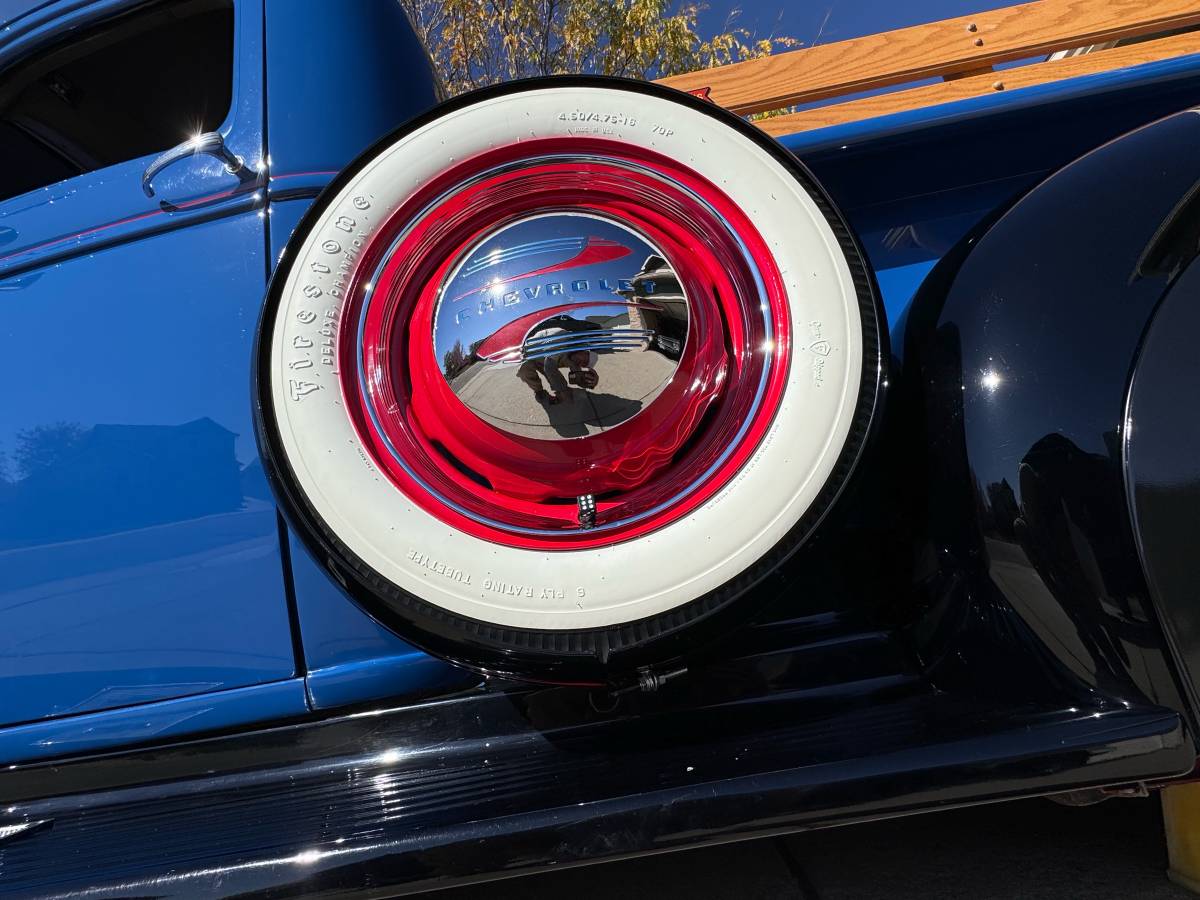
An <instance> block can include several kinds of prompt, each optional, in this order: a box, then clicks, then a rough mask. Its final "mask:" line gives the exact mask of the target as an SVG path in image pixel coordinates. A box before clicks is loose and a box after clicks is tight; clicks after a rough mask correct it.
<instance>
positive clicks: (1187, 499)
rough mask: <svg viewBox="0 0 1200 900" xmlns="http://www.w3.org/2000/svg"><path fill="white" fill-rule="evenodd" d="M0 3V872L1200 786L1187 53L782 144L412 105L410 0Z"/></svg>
mask: <svg viewBox="0 0 1200 900" xmlns="http://www.w3.org/2000/svg"><path fill="white" fill-rule="evenodd" d="M0 17H2V18H4V19H6V20H7V21H6V22H5V24H3V26H2V27H0V70H2V72H3V74H2V76H0V151H2V153H3V160H4V166H3V167H2V169H0V173H2V174H0V301H2V302H3V314H2V322H3V326H2V327H3V336H4V348H5V352H4V361H5V364H6V366H7V368H8V371H9V373H10V375H12V387H11V388H10V389H9V390H8V391H7V392H6V393H5V398H4V402H3V404H0V450H2V451H3V456H0V460H2V461H3V466H2V467H0V894H3V895H4V896H14V897H16V896H20V897H24V896H46V895H53V896H60V895H74V894H77V893H78V894H82V893H86V895H87V896H89V897H110V896H111V897H116V896H122V897H125V896H156V897H167V896H235V895H236V896H250V895H255V894H259V893H263V894H270V895H271V896H292V895H297V894H305V895H313V896H324V895H329V896H333V895H337V896H346V895H348V894H354V893H355V892H361V893H362V895H364V896H385V895H388V896H390V895H395V894H399V893H404V892H409V891H417V890H421V889H425V888H429V887H442V886H447V885H450V884H455V883H461V882H465V881H470V880H478V879H483V878H488V877H495V876H499V875H512V874H520V873H524V872H532V871H537V870H539V869H541V868H544V867H547V866H551V865H561V864H570V863H580V862H590V861H599V860H603V859H606V858H613V857H617V856H622V855H630V854H637V853H643V852H651V851H662V850H667V849H672V848H678V847H684V846H694V845H699V844H704V843H706V842H721V841H729V840H734V839H739V838H746V837H752V836H757V835H765V834H772V833H782V832H786V831H791V830H797V829H803V828H812V827H819V826H827V825H833V824H839V823H846V822H850V821H854V820H862V819H867V818H872V817H882V816H889V815H896V814H901V813H908V812H913V811H917V810H921V809H927V808H933V807H942V806H946V805H952V804H965V803H973V802H982V801H991V800H997V799H1002V798H1008V797H1018V796H1027V795H1035V794H1067V793H1069V794H1070V795H1071V796H1072V797H1073V798H1074V799H1076V800H1078V799H1080V798H1084V799H1088V798H1094V799H1098V798H1101V797H1103V796H1106V795H1108V794H1112V793H1121V792H1130V791H1134V792H1140V791H1143V790H1144V789H1145V788H1147V787H1155V786H1159V785H1162V784H1166V783H1169V782H1171V781H1172V780H1177V779H1180V778H1186V777H1187V776H1188V775H1190V773H1191V772H1192V771H1193V767H1194V765H1195V761H1196V746H1197V745H1196V735H1197V730H1196V724H1195V723H1196V715H1197V712H1198V711H1200V703H1198V694H1197V688H1198V681H1197V679H1198V678H1200V671H1198V670H1197V668H1196V666H1197V664H1198V663H1200V616H1198V615H1197V611H1196V610H1197V607H1196V591H1197V587H1198V580H1197V572H1198V571H1200V569H1198V567H1197V566H1196V565H1195V561H1194V558H1195V549H1194V545H1195V535H1196V534H1197V533H1198V531H1200V452H1198V450H1200V420H1198V419H1197V417H1196V415H1195V402H1196V401H1195V398H1196V397H1197V396H1198V395H1200V367H1197V366H1196V365H1195V364H1194V360H1193V359H1192V354H1193V353H1194V352H1195V349H1194V348H1193V346H1192V344H1193V342H1194V341H1195V340H1196V338H1197V335H1198V334H1200V304H1198V303H1197V302H1196V300H1197V292H1198V290H1200V263H1196V262H1195V258H1196V256H1197V254H1198V253H1200V237H1198V236H1200V199H1198V198H1200V193H1198V191H1197V186H1198V185H1200V155H1198V154H1197V153H1195V152H1194V149H1193V148H1194V145H1193V144H1192V141H1193V139H1197V140H1200V116H1197V115H1196V113H1195V112H1194V111H1191V110H1190V108H1191V107H1192V106H1194V105H1196V104H1200V62H1198V61H1197V57H1196V56H1181V57H1178V58H1169V59H1164V60H1159V61H1150V62H1145V63H1144V64H1142V65H1139V66H1134V67H1124V68H1118V69H1116V70H1113V71H1107V72H1103V73H1099V74H1094V75H1086V74H1085V75H1081V76H1080V77H1076V78H1068V79H1066V80H1059V81H1055V82H1054V83H1050V84H1045V85H1041V86H1039V87H1031V88H1028V89H1025V90H1006V91H1000V90H997V91H996V92H995V93H994V94H993V95H990V96H983V97H977V98H968V99H963V100H960V101H956V102H952V103H948V104H941V105H936V106H930V107H926V108H920V109H915V110H911V111H908V112H899V113H895V114H891V115H885V116H877V117H873V118H868V119H865V120H862V121H857V122H851V123H847V124H842V125H831V126H829V127H824V128H816V129H811V130H807V131H803V132H800V133H796V134H793V135H790V136H784V137H782V139H781V140H779V141H776V140H774V139H772V138H770V137H768V136H767V135H766V134H765V133H764V132H763V131H761V130H759V129H758V128H757V127H755V126H754V125H752V124H750V123H748V122H747V121H746V120H745V119H744V118H742V117H740V116H738V115H735V114H734V113H733V112H730V111H728V110H726V109H724V108H722V107H721V106H720V105H718V104H717V103H714V102H712V101H711V100H708V99H705V98H704V97H701V96H693V95H690V94H688V93H685V92H683V91H680V90H676V89H674V88H672V87H668V86H663V85H656V84H643V83H634V82H629V81H623V80H616V79H601V78H583V77H579V78H576V77H570V78H557V79H551V80H537V81H530V82H519V83H513V84H508V85H503V86H499V87H494V88H488V89H485V90H483V91H480V92H477V93H471V94H467V95H463V96H460V97H457V98H455V99H453V100H449V101H446V102H439V93H438V88H437V82H436V79H435V78H434V77H433V75H432V70H431V67H430V63H429V61H428V58H427V56H426V54H425V52H424V50H423V49H422V47H421V45H420V44H419V42H418V41H417V39H416V37H415V35H414V32H413V30H412V29H411V27H410V25H409V23H408V20H407V19H406V18H405V16H404V15H403V13H402V12H401V10H400V8H399V6H398V4H396V3H395V2H394V0H358V2H355V3H353V4H346V3H343V2H339V0H178V2H147V0H92V2H81V0H52V2H37V0H3V2H0ZM1160 24H1162V23H1160ZM956 27H957V26H956ZM971 27H973V23H972V26H971ZM968 30H970V28H968ZM972 33H974V32H973V31H972ZM980 33H983V32H980ZM1106 33H1107V32H1106ZM977 40H978V45H982V43H983V39H982V38H979V39H977ZM1059 43H1060V44H1061V41H1060V42H1059ZM1105 52H1118V51H1105ZM714 99H717V98H716V96H715V95H714ZM769 121H770V120H768V122H769ZM43 339H45V341H46V343H45V345H44V346H43V344H42V343H41V341H42V340H43Z"/></svg>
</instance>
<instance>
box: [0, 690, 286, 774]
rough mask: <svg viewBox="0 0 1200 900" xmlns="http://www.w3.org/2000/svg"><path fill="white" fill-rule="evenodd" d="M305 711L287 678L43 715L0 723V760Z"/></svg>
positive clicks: (144, 740)
mask: <svg viewBox="0 0 1200 900" xmlns="http://www.w3.org/2000/svg"><path fill="white" fill-rule="evenodd" d="M307 711H308V706H307V704H306V703H305V697H304V682H303V680H302V679H299V678H289V679H287V680H286V681H272V682H267V683H264V684H256V685H251V686H250V687H242V688H233V689H230V690H224V691H213V692H210V693H206V694H199V695H197V696H195V697H179V698H176V699H174V700H164V701H161V702H159V703H143V704H140V705H139V706H135V707H130V708H123V709H110V710H105V711H104V712H98V713H91V714H89V715H83V716H67V717H65V718H59V719H47V720H46V721H44V722H33V723H30V724H26V725H18V726H16V727H14V728H4V729H0V764H3V765H13V764H14V763H19V762H33V761H36V760H39V759H46V758H48V757H58V756H77V755H80V754H85V753H98V752H101V751H104V750H110V749H116V748H125V747H134V746H137V745H139V744H148V743H152V742H158V741H163V740H166V739H169V738H178V737H182V736H184V735H190V734H197V733H200V732H206V731H224V730H227V729H230V728H236V727H237V726H239V725H251V724H254V723H256V722H262V721H266V720H271V719H289V718H295V717H297V716H301V715H303V714H304V713H306V712H307Z"/></svg>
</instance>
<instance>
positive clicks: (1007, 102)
mask: <svg viewBox="0 0 1200 900" xmlns="http://www.w3.org/2000/svg"><path fill="white" fill-rule="evenodd" d="M1197 104H1200V55H1192V56H1185V57H1179V58H1177V59H1171V60H1165V61H1162V62H1155V63H1147V64H1145V65H1141V66H1135V67H1131V68H1127V69H1120V70H1116V71H1113V72H1105V73H1101V74H1097V75H1089V76H1085V77H1082V78H1074V79H1069V80H1066V81H1061V82H1057V83H1054V84H1048V85H1039V86H1036V87H1031V88H1024V89H1021V90H1016V91H1004V92H997V93H995V94H991V95H987V96H982V97H977V98H972V99H969V100H962V101H958V102H955V103H948V104H943V105H941V106H933V107H927V108H924V109H918V110H911V111H908V112H903V113H896V114H894V115H890V116H881V117H878V118H874V119H867V120H864V121H860V122H852V123H849V124H846V125H839V126H835V127H829V128H820V129H815V130H813V131H808V132H803V133H799V134H794V135H789V136H787V137H784V138H782V143H783V144H784V145H785V146H786V147H788V149H790V150H791V151H792V152H794V153H795V154H796V155H797V156H799V157H800V159H802V160H803V161H804V162H805V164H807V165H808V166H809V168H810V169H812V170H813V172H814V173H815V174H816V175H817V177H818V178H819V179H820V181H821V183H822V184H823V185H824V186H825V188H826V190H828V191H829V193H830V195H831V196H832V197H833V199H834V202H835V203H837V205H838V206H839V207H840V208H841V210H842V211H843V213H844V214H845V215H846V217H847V218H848V219H849V221H850V224H851V226H852V227H853V228H854V229H855V231H856V232H857V234H858V236H859V238H860V240H861V241H862V242H863V245H864V248H865V249H866V252H867V255H868V258H869V259H870V261H871V264H872V266H873V267H874V269H875V271H876V276H877V278H878V280H879V284H880V287H881V290H882V292H883V296H884V302H885V306H886V308H887V314H888V321H889V326H890V327H891V328H892V329H893V330H894V329H895V328H896V326H897V325H898V324H899V323H901V322H902V321H903V314H904V311H905V309H906V307H907V303H908V301H909V299H911V296H912V293H913V291H914V290H915V288H916V287H917V285H918V284H919V282H920V279H921V278H923V277H924V274H925V273H926V272H927V271H928V270H929V269H931V268H932V266H933V264H934V263H935V262H937V260H938V259H940V258H941V257H942V256H943V255H944V254H945V253H946V252H947V251H948V250H949V249H950V248H951V247H952V246H954V244H955V243H957V241H958V240H960V239H961V238H962V237H963V236H964V235H965V234H966V233H967V232H968V231H970V230H971V229H972V228H974V227H975V226H976V225H977V224H978V223H979V222H980V221H982V220H983V219H984V218H985V217H987V216H988V215H990V214H991V213H992V211H993V210H995V209H997V208H1000V207H1003V206H1005V205H1007V204H1008V203H1009V202H1011V201H1012V200H1014V199H1016V198H1017V197H1019V196H1021V195H1022V194H1024V193H1025V192H1026V191H1028V190H1029V189H1031V188H1032V187H1033V186H1034V185H1036V184H1037V183H1038V182H1040V181H1041V180H1042V179H1043V178H1045V177H1046V176H1047V175H1049V174H1050V173H1051V172H1053V171H1055V170H1056V169H1058V168H1060V167H1061V166H1064V165H1066V164H1067V163H1069V162H1071V161H1072V160H1074V159H1076V158H1077V157H1079V156H1081V155H1082V154H1084V153H1086V152H1088V151H1089V150H1092V149H1094V148H1095V147H1098V146H1100V145H1101V144H1103V143H1105V142H1106V141H1109V140H1112V139H1114V138H1116V137H1118V136H1119V135H1121V134H1124V133H1125V132H1127V131H1130V130H1131V129H1134V128H1136V127H1138V126H1140V125H1143V124H1145V123H1147V122H1151V121H1154V120H1155V119H1158V118H1161V117H1162V116H1166V115H1169V114H1170V113H1173V112H1177V111H1178V110H1180V109H1186V108H1188V107H1190V106H1194V105H1197ZM891 345H892V348H893V350H894V351H895V352H896V353H899V352H900V348H902V346H903V336H902V335H901V334H893V336H892V341H891Z"/></svg>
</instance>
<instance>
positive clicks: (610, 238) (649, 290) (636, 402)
mask: <svg viewBox="0 0 1200 900" xmlns="http://www.w3.org/2000/svg"><path fill="white" fill-rule="evenodd" d="M687 332H688V304H687V299H686V297H685V296H684V292H683V288H682V287H681V285H680V282H679V279H678V277H677V275H676V273H675V270H674V268H673V267H672V266H671V264H670V263H669V262H668V261H667V260H666V257H665V256H664V254H663V253H662V252H661V251H660V250H658V249H657V248H656V247H655V246H653V245H652V244H651V243H650V242H649V241H648V240H647V239H646V238H645V237H643V236H642V235H640V234H638V233H636V232H635V231H633V230H632V229H630V228H628V227H626V226H624V225H620V224H618V223H616V222H614V221H612V220H611V219H607V218H601V217H599V216H592V215H582V214H578V213H566V212H562V213H549V214H543V215H537V216H532V217H528V218H525V219H521V220H519V221H517V222H515V223H513V224H510V225H508V226H506V227H504V228H502V229H500V230H498V231H495V232H493V233H491V234H489V235H487V236H486V237H484V238H483V239H482V240H480V241H478V242H477V243H476V244H475V245H474V246H473V247H472V248H471V249H470V250H468V251H467V253H465V254H464V255H463V258H462V260H461V261H460V262H459V264H458V265H457V266H456V267H455V268H454V270H453V271H452V273H451V275H450V276H449V278H447V279H446V281H445V283H444V284H443V285H442V286H441V290H440V292H439V299H438V305H437V310H436V312H435V314H434V319H433V341H434V350H435V353H436V356H437V359H438V360H439V361H440V363H441V365H442V372H443V374H444V375H445V377H446V380H447V382H448V383H449V384H450V388H451V390H452V391H453V392H454V394H455V395H456V396H457V397H458V398H459V399H460V400H461V401H462V402H463V403H464V404H465V405H466V406H467V407H468V408H469V409H470V410H471V411H472V412H474V413H475V414H476V415H477V416H479V417H480V418H481V419H483V420H484V421H486V422H488V423H489V424H491V425H493V426H495V427H496V428H499V429H502V430H504V431H506V432H509V433H510V434H514V435H518V436H521V437H526V438H539V439H545V440H560V439H562V438H576V437H587V436H588V435H594V434H598V433H601V432H604V431H606V430H608V429H610V428H613V427H615V426H617V425H620V424H622V423H623V422H626V421H628V420H629V419H631V418H633V417H634V416H635V415H637V414H638V413H639V412H641V411H642V410H643V409H645V408H646V407H648V406H649V405H650V404H651V403H653V402H654V400H655V399H656V398H657V397H658V396H659V395H660V394H661V393H662V392H663V390H664V389H665V388H666V387H667V385H668V384H670V382H671V379H672V377H673V376H674V374H675V370H676V368H677V367H678V364H679V359H680V357H681V356H682V354H683V350H684V346H685V344H686V341H687Z"/></svg>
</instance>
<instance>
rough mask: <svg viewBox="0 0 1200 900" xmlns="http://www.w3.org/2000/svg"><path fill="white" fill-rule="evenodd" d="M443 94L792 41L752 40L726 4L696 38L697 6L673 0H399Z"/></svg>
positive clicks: (628, 73) (659, 71)
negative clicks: (722, 16) (720, 21)
mask: <svg viewBox="0 0 1200 900" xmlns="http://www.w3.org/2000/svg"><path fill="white" fill-rule="evenodd" d="M400 3H401V5H402V6H403V7H404V9H405V11H406V12H407V13H408V16H409V18H410V19H411V20H412V22H413V25H414V27H415V28H416V30H417V33H418V35H419V36H420V37H421V39H422V41H423V42H424V43H425V46H426V48H428V50H429V53H430V56H431V57H432V58H433V60H434V64H435V67H436V68H437V70H438V73H439V75H440V77H441V78H442V80H443V82H444V87H445V89H446V91H447V92H448V93H449V94H457V93H461V92H462V91H466V90H470V89H472V88H477V87H482V86H484V85H488V84H495V83H497V82H500V81H509V80H511V79H514V78H526V77H533V76H538V75H562V74H573V73H589V74H598V75H623V76H625V77H629V78H661V77H664V76H667V75H675V74H679V73H681V72H691V71H695V70H697V69H706V68H711V67H712V66H720V65H725V64H727V63H732V62H739V61H741V60H744V59H755V58H758V57H761V56H768V55H770V54H771V53H774V52H776V51H778V50H783V49H788V48H791V47H795V46H798V42H797V41H795V40H793V39H791V38H786V37H767V38H756V37H755V36H754V35H752V34H751V33H750V32H749V31H748V30H747V29H745V28H741V27H738V26H737V25H736V24H735V23H736V15H737V10H733V11H731V13H730V15H729V17H728V18H727V20H726V25H725V28H724V30H723V31H721V32H720V33H718V34H714V35H712V36H710V37H702V36H701V35H700V34H699V33H698V31H697V18H698V16H699V13H700V11H701V7H700V6H698V5H696V4H692V3H686V2H685V3H682V4H680V5H676V4H675V3H673V2H671V0H400Z"/></svg>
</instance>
